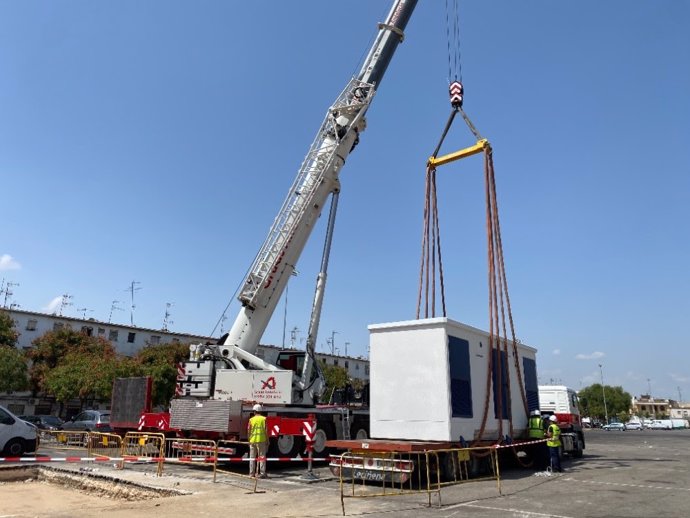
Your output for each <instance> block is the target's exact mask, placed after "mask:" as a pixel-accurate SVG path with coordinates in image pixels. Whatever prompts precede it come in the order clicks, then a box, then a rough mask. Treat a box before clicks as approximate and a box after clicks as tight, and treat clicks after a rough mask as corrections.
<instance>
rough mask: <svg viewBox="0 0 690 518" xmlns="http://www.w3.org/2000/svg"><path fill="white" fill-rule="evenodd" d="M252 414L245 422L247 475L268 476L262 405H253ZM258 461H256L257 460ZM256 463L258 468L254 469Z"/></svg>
mask: <svg viewBox="0 0 690 518" xmlns="http://www.w3.org/2000/svg"><path fill="white" fill-rule="evenodd" d="M253 410H254V415H253V416H252V417H251V418H250V419H249V423H247V436H248V437H249V476H250V477H254V476H258V477H259V478H268V475H266V450H267V449H268V430H267V427H266V416H264V415H262V414H263V411H264V409H263V407H262V406H261V405H259V404H256V405H254V407H253ZM257 461H258V462H257ZM257 464H258V469H256V470H255V468H256V465H257Z"/></svg>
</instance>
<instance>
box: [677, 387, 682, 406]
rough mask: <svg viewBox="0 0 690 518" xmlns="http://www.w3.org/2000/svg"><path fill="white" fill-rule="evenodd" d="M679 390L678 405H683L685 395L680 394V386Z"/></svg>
mask: <svg viewBox="0 0 690 518" xmlns="http://www.w3.org/2000/svg"><path fill="white" fill-rule="evenodd" d="M677 388H678V403H682V402H683V395H682V394H681V393H680V386H678V387H677Z"/></svg>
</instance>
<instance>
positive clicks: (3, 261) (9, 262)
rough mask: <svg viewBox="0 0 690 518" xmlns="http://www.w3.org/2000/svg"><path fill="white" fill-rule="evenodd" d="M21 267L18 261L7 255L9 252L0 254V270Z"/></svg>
mask: <svg viewBox="0 0 690 518" xmlns="http://www.w3.org/2000/svg"><path fill="white" fill-rule="evenodd" d="M21 267H22V265H21V264H19V262H18V261H15V260H14V258H13V257H12V256H11V255H9V254H2V255H0V271H5V270H19V269H20V268H21Z"/></svg>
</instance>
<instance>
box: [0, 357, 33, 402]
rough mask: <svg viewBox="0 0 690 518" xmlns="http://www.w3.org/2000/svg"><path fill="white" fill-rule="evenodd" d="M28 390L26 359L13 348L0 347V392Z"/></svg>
mask: <svg viewBox="0 0 690 518" xmlns="http://www.w3.org/2000/svg"><path fill="white" fill-rule="evenodd" d="M28 388H29V376H28V367H27V365H26V358H25V357H24V354H23V353H22V352H21V351H18V350H17V349H15V348H14V347H0V392H8V391H10V390H26V389H28Z"/></svg>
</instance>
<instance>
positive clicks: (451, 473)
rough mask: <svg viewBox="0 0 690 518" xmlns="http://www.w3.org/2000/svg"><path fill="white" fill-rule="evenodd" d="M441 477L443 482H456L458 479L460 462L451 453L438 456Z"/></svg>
mask: <svg viewBox="0 0 690 518" xmlns="http://www.w3.org/2000/svg"><path fill="white" fill-rule="evenodd" d="M439 463H440V464H441V465H440V468H441V477H443V480H444V481H445V482H453V481H457V480H458V479H459V478H460V462H459V461H458V459H457V457H456V456H455V454H454V453H453V452H445V453H440V454H439Z"/></svg>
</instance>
